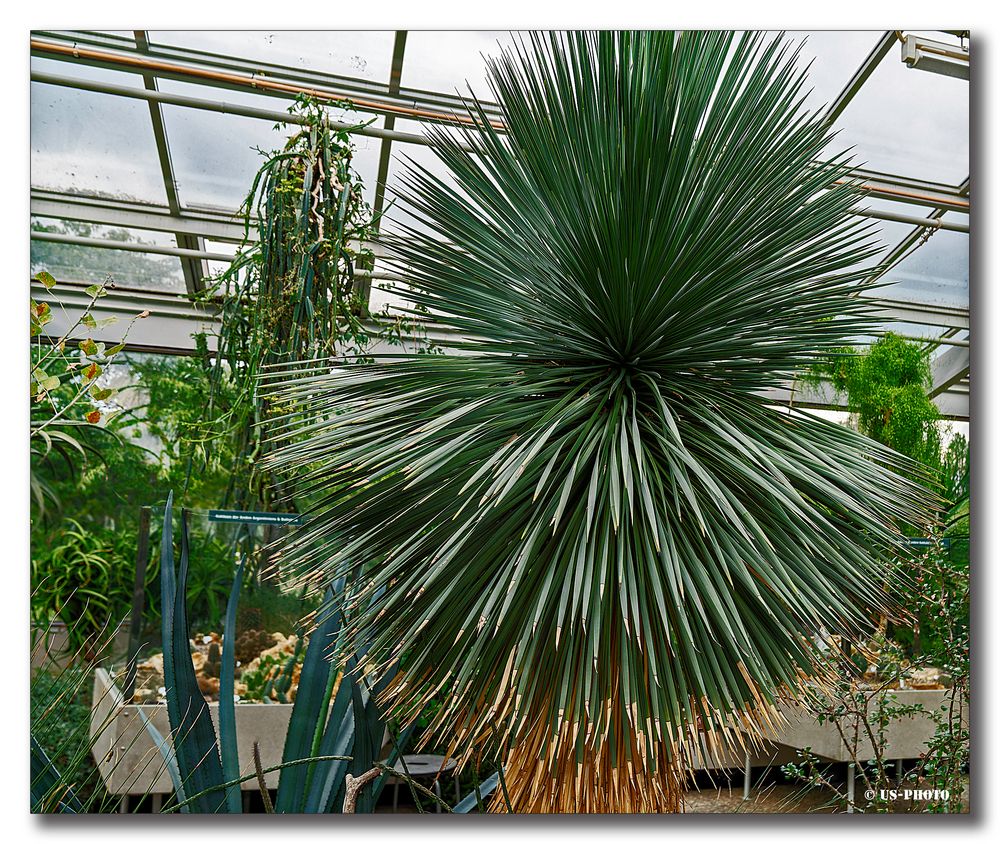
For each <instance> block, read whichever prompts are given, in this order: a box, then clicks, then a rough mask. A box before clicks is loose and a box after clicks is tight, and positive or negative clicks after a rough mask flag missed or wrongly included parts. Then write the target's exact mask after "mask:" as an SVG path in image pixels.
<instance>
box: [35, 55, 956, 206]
mask: <svg viewBox="0 0 1000 844" xmlns="http://www.w3.org/2000/svg"><path fill="white" fill-rule="evenodd" d="M31 81H33V82H39V83H42V84H47V85H60V86H64V87H70V88H78V89H80V90H82V91H93V92H96V93H102V94H111V95H114V96H119V97H129V98H132V99H140V100H147V101H155V102H157V103H162V104H165V105H176V106H181V107H185V108H196V109H201V110H204V111H213V112H217V113H220V114H236V115H239V116H242V117H252V118H258V119H261V120H267V121H268V122H271V123H293V124H295V123H297V124H301V123H304V122H305V119H304V118H302V117H299V116H297V115H292V114H288V113H287V112H283V111H274V110H271V109H262V108H257V107H255V106H246V105H238V104H235V103H227V102H224V101H220V100H205V99H201V98H199V97H191V96H188V95H184V94H170V93H165V92H163V91H148V90H145V89H143V88H134V87H130V86H128V85H119V84H115V83H112V82H101V81H96V80H93V79H79V78H77V77H72V76H60V75H57V74H52V73H44V72H41V71H35V72H32V74H31ZM418 119H421V120H425V121H427V119H426V118H418ZM429 122H433V121H429ZM439 122H440V121H439ZM331 126H333V127H334V128H338V129H343V130H345V131H350V132H352V133H354V134H358V135H365V136H367V137H372V138H382V139H385V138H388V139H390V140H393V141H400V142H401V143H409V144H420V145H422V146H432V145H433V144H432V143H431V142H430V141H429V140H428V139H427V138H426V137H425V136H423V135H418V134H415V133H412V132H397V131H396V130H395V129H385V128H380V127H376V126H357V125H355V124H350V123H343V122H339V121H331ZM851 180H852V181H856V180H861V182H862V185H861V189H862V190H863V191H864V192H865V193H866V194H868V195H869V196H872V197H875V198H878V199H886V200H889V201H893V202H900V203H905V204H911V205H923V206H930V207H934V208H940V209H942V213H943V211H959V212H963V213H968V211H969V200H968V198H967V197H962V196H961V195H960V194H958V193H957V189H956V188H951V187H949V186H947V185H937V184H933V183H927V185H926V187H921V186H920V184H919V183H917V182H916V181H915V180H913V179H906V178H903V177H897V176H893V175H888V174H885V173H875V172H873V171H867V170H863V169H858V170H855V171H853V173H852V176H851ZM870 216H875V214H874V213H873V214H870ZM918 225H919V224H918Z"/></svg>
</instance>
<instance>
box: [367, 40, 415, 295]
mask: <svg viewBox="0 0 1000 844" xmlns="http://www.w3.org/2000/svg"><path fill="white" fill-rule="evenodd" d="M405 52H406V30H405V29H400V30H397V31H396V37H395V40H394V41H393V46H392V66H391V67H390V68H389V93H390V94H398V93H399V86H400V81H401V79H402V76H403V54H404V53H405ZM383 123H384V125H383V128H384V129H386V130H388V131H392V130H393V129H395V128H396V117H395V115H392V114H389V115H386V117H385V118H384V121H383ZM391 157H392V138H383V139H382V144H381V146H380V149H379V155H378V174H377V175H376V177H375V200H374V202H373V203H372V226H373V231H374V234H375V236H376V237H377V236H378V232H379V229H380V228H381V227H382V211H383V208H384V206H385V185H386V182H387V181H388V179H389V162H390V159H391ZM370 295H371V282H367V283H365V284H364V285H363V289H362V291H361V297H362V299H364V300H365V301H366V302H367V301H368V299H369V296H370Z"/></svg>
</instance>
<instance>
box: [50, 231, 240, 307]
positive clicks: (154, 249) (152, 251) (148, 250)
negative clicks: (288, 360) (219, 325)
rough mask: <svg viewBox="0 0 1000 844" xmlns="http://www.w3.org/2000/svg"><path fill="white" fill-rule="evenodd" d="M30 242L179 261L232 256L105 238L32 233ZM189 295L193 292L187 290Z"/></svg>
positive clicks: (212, 259) (226, 259)
mask: <svg viewBox="0 0 1000 844" xmlns="http://www.w3.org/2000/svg"><path fill="white" fill-rule="evenodd" d="M31 239H32V240H40V241H43V242H45V243H66V244H69V245H71V246H87V247H90V248H91V249H117V250H119V251H121V252H142V253H145V254H147V255H172V256H174V257H175V258H180V259H182V260H183V259H185V258H187V259H195V260H198V261H227V262H228V261H232V260H233V256H232V255H226V254H225V253H224V252H206V251H205V250H204V249H187V248H185V247H183V246H158V245H157V244H155V243H134V242H129V241H127V240H111V239H110V238H106V237H81V236H79V235H75V234H59V233H58V232H41V231H32V232H31ZM188 292H189V293H192V292H193V291H191V290H188Z"/></svg>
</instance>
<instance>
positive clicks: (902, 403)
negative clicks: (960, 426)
mask: <svg viewBox="0 0 1000 844" xmlns="http://www.w3.org/2000/svg"><path fill="white" fill-rule="evenodd" d="M814 371H815V372H816V373H818V374H824V375H827V376H829V377H830V379H831V381H832V383H833V386H834V388H835V389H836V390H837V391H838V392H840V393H843V394H845V395H846V396H847V401H848V408H849V409H850V412H851V413H852V414H854V415H855V417H856V419H857V425H858V430H860V431H861V432H862V433H863V434H866V435H867V436H869V437H871V438H872V439H874V440H877V441H878V442H880V443H882V444H883V445H887V446H889V447H890V448H892V449H895V450H896V451H898V452H899V453H900V454H905V455H906V456H907V457H910V458H912V459H913V460H916V461H919V462H920V463H923V464H924V465H926V466H930V467H931V468H933V469H937V468H939V467H940V465H941V433H940V428H939V425H938V422H939V420H940V419H941V413H940V411H939V410H938V409H937V406H936V405H935V404H934V402H933V400H932V399H931V398H930V397H929V396H928V395H927V391H928V390H929V389H930V386H931V365H930V357H929V352H928V349H927V347H926V345H924V344H921V343H917V342H914V341H912V340H906V339H904V338H902V337H899V336H898V335H896V334H893V333H891V332H890V333H888V334H885V335H884V336H883V337H880V338H879V339H878V340H877V341H875V342H874V343H873V344H872V345H871V347H870V348H869V349H868V350H867V351H864V350H861V349H853V348H844V349H841V350H840V351H839V353H838V354H837V355H836V356H834V357H831V358H829V359H828V360H826V361H823V362H821V363H819V364H817V365H816V367H815V368H814Z"/></svg>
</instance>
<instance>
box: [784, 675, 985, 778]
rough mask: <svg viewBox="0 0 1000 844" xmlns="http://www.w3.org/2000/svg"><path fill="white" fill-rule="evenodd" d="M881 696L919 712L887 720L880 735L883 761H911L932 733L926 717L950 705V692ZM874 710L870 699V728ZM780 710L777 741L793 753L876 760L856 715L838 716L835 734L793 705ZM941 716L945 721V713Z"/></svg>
mask: <svg viewBox="0 0 1000 844" xmlns="http://www.w3.org/2000/svg"><path fill="white" fill-rule="evenodd" d="M881 694H882V695H883V696H884V697H888V696H891V697H892V699H891V700H890V701H888V703H887V704H886V705H888V706H893V707H896V706H907V707H909V706H919V707H920V708H921V711H919V712H915V713H914V714H913V715H903V716H896V717H892V718H890V720H889V723H888V724H887V726H886V727H885V730H884V741H885V749H884V751H883V753H882V756H883V757H884V758H886V759H916V758H917V757H919V756H920V755H921V754H922V753H924V752H925V751H926V750H927V743H928V742H929V741H930V740H931V739H932V738H933V736H934V732H935V730H936V729H937V724H936V723H935V722H934V720H933V719H932V717H931V713H933V712H936V711H938V712H939V711H940V709H941V707H942V706H944V707H946V708H947V707H948V706H949V704H950V701H951V694H952V691H951V690H950V689H933V690H920V689H891V690H887V691H885V692H883V693H881ZM877 706H878V701H877V696H875V695H873V696H872V698H871V699H870V700H869V701H868V712H869V715H868V721H869V723H871V722H872V720H873V718H874V717H875V710H876V708H877ZM779 708H780V710H781V713H782V715H784V717H785V718H786V720H787V721H788V724H787V726H786V727H785V728H784V729H783V730H781V731H780V732H779V734H778V735H777V736H776V741H777V743H779V744H782V745H785V746H786V747H791V748H795V749H798V750H804V749H805V748H807V747H808V748H810V749H811V751H812V753H814V754H815V755H816V756H819V757H821V758H823V759H828V760H830V761H834V762H866V761H868V760H870V759H874V758H875V756H876V754H875V749H874V747H873V746H872V741H871V738H870V737H869V736H868V734H867V731H866V730H865V728H864V725H863V723H862V720H863V719H862V718H861V717H860V716H858V715H855V716H844V717H842V718H841V719H840V721H839V724H840V728H839V729H838V726H837V725H836V724H833V723H830V722H824V723H822V724H821V723H819V722H818V721H817V720H816V716H815V715H813V714H812V713H810V712H808V711H807V710H806V709H805V708H804V707H802V706H800V705H798V704H782V705H781V706H780V707H779ZM941 715H942V716H943V717H945V718H947V714H946V713H941ZM963 723H964V724H968V707H965V709H964V711H963ZM876 738H878V736H877V735H876ZM845 739H846V741H845Z"/></svg>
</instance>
